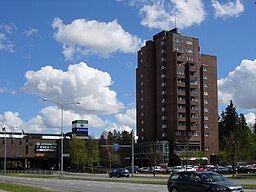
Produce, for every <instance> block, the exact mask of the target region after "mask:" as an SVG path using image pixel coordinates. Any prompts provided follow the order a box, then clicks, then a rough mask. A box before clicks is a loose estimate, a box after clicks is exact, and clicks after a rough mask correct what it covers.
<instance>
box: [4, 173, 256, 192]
mask: <svg viewBox="0 0 256 192" xmlns="http://www.w3.org/2000/svg"><path fill="white" fill-rule="evenodd" d="M74 177H79V178H95V179H104V178H105V179H108V176H107V175H93V174H68V175H67V174H65V179H43V178H25V177H10V176H2V175H0V181H1V182H8V183H14V184H21V185H30V186H35V187H41V188H45V189H49V190H57V191H70V192H71V191H72V192H78V191H79V192H80V191H81V192H82V191H83V192H135V191H140V192H167V188H166V185H150V184H136V183H122V182H109V181H85V180H74ZM69 178H70V179H69ZM167 178H168V176H162V177H157V178H153V177H152V175H151V176H150V175H148V177H143V178H141V177H132V178H118V180H122V179H125V180H129V179H132V180H142V181H143V180H145V181H149V180H159V181H167ZM112 179H113V180H115V179H116V178H112ZM237 181H238V183H241V184H256V181H255V180H237ZM0 192H1V191H0ZM245 192H256V189H253V190H249V189H246V190H245Z"/></svg>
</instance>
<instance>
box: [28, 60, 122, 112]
mask: <svg viewBox="0 0 256 192" xmlns="http://www.w3.org/2000/svg"><path fill="white" fill-rule="evenodd" d="M25 78H26V82H25V85H24V89H25V90H26V91H27V92H29V93H33V94H36V95H39V96H42V97H45V98H47V99H49V100H53V101H58V102H59V103H63V104H65V103H70V102H77V101H79V102H80V103H81V104H80V105H68V106H66V107H65V108H66V109H73V110H74V109H75V110H76V112H77V113H85V114H96V115H101V114H113V113H118V112H119V109H120V108H121V107H122V103H121V102H119V101H118V100H117V94H116V92H115V91H113V90H111V89H110V86H111V84H112V80H111V77H110V75H109V74H108V73H106V72H103V71H100V70H97V69H94V68H91V67H89V66H88V65H87V64H86V63H84V62H81V63H79V64H74V65H69V67H68V70H67V71H62V70H59V69H54V68H53V67H52V66H45V67H42V68H41V69H40V70H38V71H27V72H26V73H25Z"/></svg>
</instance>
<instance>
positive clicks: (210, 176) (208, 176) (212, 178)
mask: <svg viewBox="0 0 256 192" xmlns="http://www.w3.org/2000/svg"><path fill="white" fill-rule="evenodd" d="M201 177H202V179H203V181H204V182H216V181H226V180H227V179H226V178H225V177H223V176H222V175H220V174H217V173H202V174H201Z"/></svg>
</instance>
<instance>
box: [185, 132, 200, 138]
mask: <svg viewBox="0 0 256 192" xmlns="http://www.w3.org/2000/svg"><path fill="white" fill-rule="evenodd" d="M199 135H200V133H199V132H195V131H189V132H188V136H194V137H198V136H199Z"/></svg>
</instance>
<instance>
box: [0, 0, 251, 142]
mask: <svg viewBox="0 0 256 192" xmlns="http://www.w3.org/2000/svg"><path fill="white" fill-rule="evenodd" d="M255 11H256V5H255V1H252V0H246V1H245V0H223V1H220V0H219V1H217V0H212V1H210V0H209V1H203V0H154V1H153V0H93V1H84V0H75V1H72V0H8V1H4V0H2V1H0V13H1V17H0V18H1V19H0V68H1V70H0V103H1V104H0V106H1V107H0V121H1V122H2V123H0V125H2V126H7V127H8V128H7V131H16V132H20V131H21V130H24V131H25V132H30V133H36V132H39V133H59V131H60V117H61V115H60V109H59V108H58V106H57V105H55V104H53V103H51V102H44V101H43V98H47V99H48V100H52V101H55V102H58V103H61V104H69V103H73V102H77V101H79V102H81V104H80V105H66V106H64V131H65V132H68V131H71V121H72V120H76V119H88V120H89V134H90V135H93V136H95V137H98V136H99V135H100V134H101V133H102V132H103V131H104V130H113V129H116V130H120V131H122V130H128V131H129V130H131V129H135V127H136V121H135V120H136V118H135V114H136V110H135V108H136V103H135V100H136V92H135V90H136V87H135V81H136V79H135V70H136V66H137V50H139V49H140V47H141V46H143V43H144V42H145V41H146V40H151V39H152V37H153V35H154V34H156V33H158V32H160V31H162V30H170V29H172V28H174V26H175V18H176V26H177V27H178V29H179V32H180V33H181V34H182V35H186V36H193V37H196V38H198V39H199V42H200V47H201V53H205V54H210V55H216V56H217V60H218V89H219V111H220V112H221V111H222V110H224V109H225V107H226V106H227V105H228V104H229V101H230V100H231V99H232V100H233V102H234V105H235V106H236V107H237V111H238V112H239V113H243V114H244V115H246V119H247V122H248V123H253V122H254V119H255V108H256V99H255V98H256V88H255V84H256V59H255V50H256V37H255V31H256V23H255V21H256V14H255Z"/></svg>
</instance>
